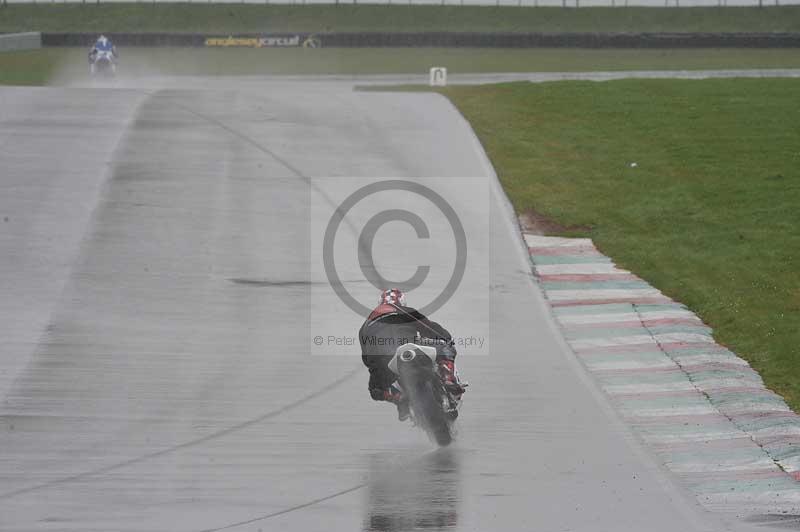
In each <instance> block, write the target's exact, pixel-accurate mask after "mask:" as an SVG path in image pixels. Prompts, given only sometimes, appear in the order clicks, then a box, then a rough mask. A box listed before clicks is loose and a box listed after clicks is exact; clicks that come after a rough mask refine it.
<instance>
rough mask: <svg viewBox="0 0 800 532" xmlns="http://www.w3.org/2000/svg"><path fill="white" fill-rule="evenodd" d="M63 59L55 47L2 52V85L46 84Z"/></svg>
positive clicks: (0, 56)
mask: <svg viewBox="0 0 800 532" xmlns="http://www.w3.org/2000/svg"><path fill="white" fill-rule="evenodd" d="M62 61H63V57H62V54H60V53H59V51H58V50H53V49H51V50H26V51H22V52H0V85H46V84H47V83H48V82H49V81H50V80H51V79H52V77H53V75H54V74H55V73H56V71H57V70H58V68H59V66H60V65H61V64H62Z"/></svg>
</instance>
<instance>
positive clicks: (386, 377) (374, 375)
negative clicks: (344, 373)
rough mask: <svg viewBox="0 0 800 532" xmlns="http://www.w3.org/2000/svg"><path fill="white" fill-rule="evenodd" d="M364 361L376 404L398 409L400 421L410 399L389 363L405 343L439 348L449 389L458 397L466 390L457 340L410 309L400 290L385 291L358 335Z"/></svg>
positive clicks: (440, 366) (406, 413)
mask: <svg viewBox="0 0 800 532" xmlns="http://www.w3.org/2000/svg"><path fill="white" fill-rule="evenodd" d="M358 338H359V341H360V342H361V360H362V361H363V362H364V365H365V366H367V368H368V369H369V385H368V388H369V395H370V396H371V397H372V399H373V400H375V401H388V402H390V403H394V404H395V405H397V417H398V419H399V420H400V421H405V420H406V419H408V417H409V414H410V413H409V407H408V399H407V398H406V397H404V396H403V393H402V392H401V391H400V389H399V388H398V387H397V385H396V384H395V381H396V380H397V377H396V376H395V374H394V373H392V371H391V370H390V369H389V367H388V364H389V361H390V360H391V359H392V357H393V356H394V354H395V351H396V349H397V348H398V347H400V346H401V345H403V344H404V343H409V342H413V343H421V344H425V345H431V346H434V347H436V363H437V369H438V372H439V376H440V377H441V379H442V383H443V384H444V385H445V387H446V388H447V389H448V391H450V392H451V393H452V394H454V395H461V394H462V393H463V392H464V389H463V388H462V387H461V384H460V382H459V380H458V375H457V373H456V368H455V360H456V349H455V347H454V343H453V337H452V336H451V335H450V333H449V332H448V331H447V329H445V328H444V327H442V326H441V325H439V324H438V323H436V322H434V321H431V320H429V319H428V318H427V317H425V316H424V315H423V314H422V313H421V312H420V311H418V310H416V309H414V308H411V307H407V306H406V304H405V294H404V293H403V292H402V291H401V290H400V289H398V288H391V289H388V290H384V291H383V292H382V293H381V299H380V304H379V305H378V306H377V307H375V309H374V310H373V311H372V313H371V314H370V315H369V316H368V317H367V319H366V321H365V322H364V324H363V325H362V326H361V329H360V330H359V332H358Z"/></svg>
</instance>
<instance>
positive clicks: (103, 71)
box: [89, 50, 117, 77]
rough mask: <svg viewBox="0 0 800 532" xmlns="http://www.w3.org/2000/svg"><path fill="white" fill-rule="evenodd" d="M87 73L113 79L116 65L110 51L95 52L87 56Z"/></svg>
mask: <svg viewBox="0 0 800 532" xmlns="http://www.w3.org/2000/svg"><path fill="white" fill-rule="evenodd" d="M89 72H90V74H92V75H93V76H104V77H113V76H114V74H115V73H116V72H117V63H116V60H115V58H114V53H113V52H112V51H111V50H97V51H96V52H95V53H93V54H92V55H90V56H89Z"/></svg>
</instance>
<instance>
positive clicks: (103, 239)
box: [0, 81, 742, 532]
mask: <svg viewBox="0 0 800 532" xmlns="http://www.w3.org/2000/svg"><path fill="white" fill-rule="evenodd" d="M112 94H113V98H109V96H111V95H112ZM98 96H100V97H102V98H103V99H106V101H108V102H109V104H108V105H102V106H97V105H96V103H97V101H98ZM110 102H113V104H111V103H110ZM0 121H1V122H2V127H1V128H0V169H2V170H1V171H0V172H1V173H2V179H1V180H0V230H2V232H1V233H0V289H2V294H3V297H2V299H3V304H2V306H0V337H2V338H3V343H2V344H1V345H0V372H1V373H0V376H1V378H0V399H2V403H0V450H2V451H1V452H0V529H1V530H8V531H20V532H21V531H26V530H65V531H66V530H70V531H84V532H85V531H90V530H97V531H156V530H163V531H170V532H174V531H198V532H199V531H210V530H264V531H267V530H291V531H313V530H325V531H353V530H365V531H367V530H369V531H373V530H374V531H379V530H380V531H384V530H385V531H389V530H392V531H394V530H398V531H399V530H412V529H414V530H425V529H430V530H473V531H488V530H512V531H513V530H532V531H533V530H535V531H560V530H572V531H612V530H613V531H641V530H648V531H669V532H675V531H684V530H727V529H733V530H740V529H742V528H741V525H740V524H739V523H738V522H736V521H734V520H733V519H729V518H728V517H726V516H724V515H718V514H709V513H706V512H705V511H704V510H702V509H700V507H699V506H698V505H697V503H696V502H695V501H694V500H693V499H692V498H691V497H690V496H689V495H687V494H686V492H685V491H684V490H683V488H682V487H680V486H678V485H677V484H675V483H674V481H673V479H672V478H671V477H670V476H669V475H668V474H667V473H666V472H665V471H664V470H662V469H660V468H659V467H658V466H657V465H656V464H655V462H654V461H653V459H652V458H651V457H650V456H649V455H648V454H647V452H646V451H643V450H642V449H641V447H640V446H639V444H638V443H637V442H636V441H635V440H634V439H633V437H632V436H630V434H629V433H628V432H627V430H626V429H625V428H624V427H623V426H622V425H621V424H620V423H619V422H618V420H617V418H616V417H615V415H614V414H613V413H612V412H611V411H610V409H609V408H608V406H607V403H606V401H605V399H604V398H603V397H602V396H601V395H600V394H599V393H598V392H597V390H596V388H595V385H594V384H593V382H592V381H591V379H590V378H588V377H587V376H586V375H585V373H584V372H583V370H582V368H581V367H580V366H579V365H578V364H577V362H576V361H575V360H574V359H573V358H572V355H570V354H568V352H567V350H566V348H565V346H564V344H563V341H562V340H561V339H560V337H559V336H558V333H557V330H556V329H555V328H554V326H553V323H552V320H551V318H550V316H549V315H548V313H547V311H546V309H545V307H544V305H543V302H542V296H541V294H540V292H539V289H538V288H537V286H536V284H535V283H534V281H533V280H532V279H531V276H530V265H529V263H528V262H527V261H528V259H527V256H526V255H525V253H524V251H523V249H522V247H521V245H522V244H521V243H520V240H519V237H518V236H517V234H515V233H514V227H513V225H512V223H511V219H510V213H509V211H508V210H507V208H506V205H505V203H504V200H503V199H502V198H501V197H499V195H498V193H497V192H498V191H497V188H496V187H495V185H494V182H493V181H492V180H493V179H494V178H493V177H492V176H491V170H490V168H489V167H488V166H487V164H486V163H485V161H484V158H483V155H482V154H481V153H480V152H479V150H478V149H476V148H477V144H476V143H475V141H474V139H473V137H472V134H471V132H470V130H469V129H468V127H467V126H466V124H465V122H464V121H463V120H462V119H461V118H460V116H459V115H458V114H457V113H456V112H455V110H454V109H453V108H452V107H451V106H450V105H449V104H448V103H447V102H446V100H444V99H443V98H441V97H439V96H435V95H429V94H428V95H426V94H403V95H397V94H380V93H374V94H364V93H354V92H352V91H351V90H350V87H349V86H347V84H344V83H342V84H338V85H308V84H303V83H302V82H296V83H282V84H278V85H275V86H266V87H258V88H256V87H254V86H253V84H248V85H247V89H242V88H240V87H238V86H237V85H236V83H235V82H233V81H231V82H230V83H229V85H228V86H224V85H223V84H216V85H215V87H214V89H213V90H204V91H197V90H181V89H177V88H172V89H170V90H161V91H149V92H147V93H144V92H142V91H140V90H131V91H126V90H115V91H114V92H113V93H111V92H110V91H108V90H105V91H100V90H78V89H13V88H6V89H0ZM345 176H355V177H357V178H361V179H362V180H363V181H364V182H369V181H371V180H374V179H375V177H376V176H381V177H401V178H406V179H409V180H412V181H416V182H420V183H424V184H428V185H430V186H434V185H436V186H437V187H439V190H440V191H441V192H442V193H443V194H444V195H445V196H446V197H447V198H448V200H449V201H450V202H451V203H453V204H454V207H455V208H456V210H460V209H461V212H465V211H468V210H469V205H470V204H471V203H480V204H482V205H486V206H488V208H490V210H491V219H490V220H487V221H485V222H484V225H485V227H486V231H485V233H484V238H483V239H481V238H479V237H473V241H471V242H470V250H472V252H474V253H475V255H474V256H481V257H483V258H484V259H483V260H484V261H485V262H484V263H485V264H488V266H489V268H488V270H486V272H485V273H486V274H487V275H488V276H489V287H490V292H489V295H490V305H489V311H490V312H489V313H488V314H489V316H490V318H489V319H490V322H491V352H490V354H488V355H486V356H474V357H472V358H470V357H468V356H466V355H465V356H462V358H461V359H460V367H461V371H462V373H463V374H464V375H465V376H466V377H467V378H468V379H469V380H470V381H471V383H472V389H471V391H470V392H469V393H468V395H467V398H466V400H465V405H464V409H463V415H462V418H461V420H460V424H459V434H458V438H457V442H456V443H455V444H454V445H452V446H451V447H449V448H446V449H438V450H437V449H435V448H434V447H433V446H432V445H431V444H430V442H429V441H428V439H427V438H426V437H425V436H424V435H423V434H421V433H419V432H417V431H415V430H412V429H411V428H410V427H409V426H408V425H401V424H399V423H398V422H397V421H396V420H395V413H394V409H393V408H392V407H390V406H389V405H386V404H378V403H374V402H372V401H370V400H369V397H368V395H367V391H366V372H365V370H364V369H363V368H362V367H361V363H360V360H359V358H358V356H357V352H354V353H353V355H352V356H350V357H346V356H316V355H311V354H310V351H311V348H310V338H311V336H312V334H313V333H314V327H315V324H313V323H310V321H311V318H310V317H311V316H312V314H314V312H318V311H319V307H320V305H319V303H320V301H319V300H316V299H315V298H314V297H313V293H314V290H317V289H318V287H319V286H323V288H324V279H322V278H318V277H317V276H316V274H315V273H314V272H315V269H314V268H313V267H312V265H311V263H312V262H314V261H318V260H319V257H318V255H317V252H316V248H314V247H312V246H311V245H310V243H311V242H313V241H314V232H315V231H319V229H320V227H321V226H320V220H318V219H317V218H318V217H319V213H320V211H319V209H317V210H314V209H312V208H310V207H309V205H310V204H314V201H315V200H314V197H315V194H317V195H319V194H322V195H324V194H333V193H334V191H335V189H336V188H337V179H341V178H343V177H345ZM470 176H471V177H473V178H478V179H479V180H484V181H485V182H486V189H485V191H486V194H485V195H483V196H482V197H474V195H473V194H472V193H469V192H465V189H464V187H462V186H460V178H463V177H470ZM442 177H444V178H446V179H442ZM467 190H472V189H467ZM310 198H311V199H310ZM317 199H318V198H317ZM323 204H324V202H323ZM323 206H324V205H323ZM323 211H324V209H323ZM431 223H435V222H431ZM433 229H436V228H435V227H434V228H433ZM476 234H480V232H478V233H476ZM404 235H405V236H404ZM402 238H407V239H408V240H409V241H408V242H407V244H408V245H409V246H412V245H413V242H412V240H413V239H415V238H416V237H415V236H414V234H413V232H408V231H407V232H405V233H403V232H398V233H397V235H395V241H394V242H393V243H394V244H395V245H397V246H398V247H402V246H403V245H404V244H405V243H404V242H398V241H397V239H402ZM487 257H488V258H487ZM445 258H446V257H434V264H435V263H436V261H438V260H439V259H441V260H442V261H444V260H445ZM396 260H398V261H403V260H408V261H409V267H410V268H413V267H414V266H415V265H416V264H417V262H415V261H414V257H413V256H411V257H405V256H404V255H399V258H397V259H396ZM469 267H470V266H469V265H468V268H469ZM476 267H477V266H476ZM343 275H345V276H348V278H353V277H354V276H358V275H359V272H358V271H357V270H352V271H350V270H347V271H346V272H345V274H343ZM315 287H317V288H315ZM355 290H356V291H358V292H359V294H360V295H362V296H367V295H368V294H371V293H372V292H374V291H372V289H371V287H368V286H366V287H365V286H363V284H362V285H358V284H357V283H356V284H355ZM370 297H374V295H372V296H370ZM412 303H413V301H412ZM312 307H313V308H312ZM323 308H324V305H323ZM435 317H438V318H439V319H441V321H443V322H444V323H446V324H447V325H448V326H449V327H450V328H451V329H452V330H453V331H454V332H455V333H456V334H459V333H460V334H466V333H464V332H463V331H459V328H460V327H461V328H464V327H465V325H464V324H467V323H470V322H471V320H474V312H471V309H470V307H469V306H468V305H456V306H450V307H447V308H445V309H443V311H442V313H441V314H439V315H437V316H435ZM327 320H328V323H327V325H328V326H331V325H332V326H334V327H335V328H338V329H340V330H342V331H344V333H346V334H354V331H355V330H356V328H357V327H358V325H359V324H360V320H359V318H358V317H357V316H355V315H353V314H351V313H346V312H342V313H338V315H337V314H334V315H332V316H328V317H327Z"/></svg>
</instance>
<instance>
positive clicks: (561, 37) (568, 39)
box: [42, 32, 800, 48]
mask: <svg viewBox="0 0 800 532" xmlns="http://www.w3.org/2000/svg"><path fill="white" fill-rule="evenodd" d="M109 36H110V37H111V38H112V39H113V40H114V42H115V43H116V44H118V45H120V46H213V47H233V46H240V47H255V48H260V47H287V46H313V47H317V46H320V47H323V48H336V47H345V48H346V47H423V46H424V47H482V48H537V47H572V48H711V47H713V48H721V47H722V48H724V47H736V48H748V47H749V48H800V33H465V32H416V33H377V32H357V33H356V32H353V33H319V34H308V33H304V34H303V33H301V34H268V35H254V34H244V35H235V36H229V35H200V34H182V33H114V34H109ZM95 38H97V35H96V34H90V33H43V34H42V45H44V46H90V45H91V43H93V42H94V39H95Z"/></svg>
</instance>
